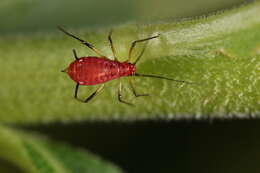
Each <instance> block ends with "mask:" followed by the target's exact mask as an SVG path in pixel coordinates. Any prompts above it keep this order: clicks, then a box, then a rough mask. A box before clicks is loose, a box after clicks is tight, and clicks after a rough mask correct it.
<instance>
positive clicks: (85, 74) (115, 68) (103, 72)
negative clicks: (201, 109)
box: [58, 27, 190, 105]
mask: <svg viewBox="0 0 260 173" xmlns="http://www.w3.org/2000/svg"><path fill="white" fill-rule="evenodd" d="M58 28H59V29H60V30H61V31H62V32H64V33H65V34H66V35H68V36H70V37H72V38H74V39H76V40H78V41H80V42H81V43H82V44H84V45H85V46H87V47H89V48H90V49H91V50H92V51H94V52H95V53H96V54H97V55H98V56H87V57H80V58H79V57H78V56H77V53H76V51H75V49H73V54H74V57H75V61H73V62H72V63H71V64H70V65H69V66H68V67H67V68H66V69H65V70H62V72H66V73H67V74H68V75H69V76H70V78H71V79H72V80H74V81H75V82H76V87H75V94H74V98H75V99H77V100H79V101H81V102H84V103H87V102H88V101H90V100H91V99H92V98H93V97H94V96H96V95H97V94H98V93H99V92H100V91H101V90H102V89H103V88H104V83H106V82H107V81H110V80H112V79H117V78H121V77H132V76H138V77H151V78H159V79H165V80H170V81H175V82H181V83H189V84H190V82H187V81H183V80H175V79H171V78H167V77H162V76H156V75H150V74H140V73H137V72H136V66H135V65H136V63H137V62H138V61H139V60H140V58H141V57H142V55H143V53H144V50H145V47H144V48H143V50H142V52H141V53H140V55H139V56H138V57H137V59H136V60H135V61H134V63H131V59H132V56H131V55H132V52H133V49H134V47H135V46H136V44H137V43H141V42H145V41H148V40H151V39H154V38H158V37H159V34H158V35H156V36H153V37H148V38H145V39H141V40H136V41H134V42H132V44H131V47H130V49H129V53H128V59H127V60H126V61H123V62H120V61H118V59H117V57H116V50H115V48H114V45H113V41H112V37H111V35H112V31H111V32H110V33H109V35H108V40H109V44H110V47H111V49H112V52H113V56H114V60H110V59H108V58H107V57H106V56H104V55H102V54H101V53H100V51H99V50H97V49H96V48H95V47H94V46H93V45H92V44H90V43H89V42H87V41H85V40H82V39H80V38H78V37H76V36H75V35H72V34H71V33H69V32H67V31H65V30H64V29H63V28H61V27H58ZM98 84H101V85H100V86H99V87H98V88H97V89H96V90H95V92H93V93H92V94H91V95H90V96H89V97H87V98H86V99H85V100H81V99H79V98H78V89H79V86H80V85H98ZM129 84H130V87H131V90H132V92H133V94H134V95H135V96H136V97H139V96H148V94H138V93H137V92H136V90H135V88H134V86H133V82H132V78H129ZM121 93H122V84H121V81H120V83H119V88H118V100H119V101H120V102H122V103H125V104H128V105H133V104H131V103H128V102H126V101H124V100H123V99H122V94H121Z"/></svg>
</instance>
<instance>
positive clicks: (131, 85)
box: [128, 78, 149, 97]
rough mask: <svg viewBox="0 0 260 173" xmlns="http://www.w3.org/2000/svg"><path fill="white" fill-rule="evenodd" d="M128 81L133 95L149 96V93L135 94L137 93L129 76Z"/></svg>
mask: <svg viewBox="0 0 260 173" xmlns="http://www.w3.org/2000/svg"><path fill="white" fill-rule="evenodd" d="M128 82H129V84H130V87H131V90H132V92H133V94H134V95H135V97H140V96H149V94H137V93H136V90H135V88H134V85H133V82H132V79H131V78H129V80H128Z"/></svg>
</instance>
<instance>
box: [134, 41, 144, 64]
mask: <svg viewBox="0 0 260 173" xmlns="http://www.w3.org/2000/svg"><path fill="white" fill-rule="evenodd" d="M147 43H148V42H146V44H145V45H144V47H143V49H142V51H141V53H140V55H139V56H138V57H137V58H136V60H135V62H134V63H133V64H134V65H135V64H137V62H138V61H139V60H140V59H141V57H142V56H143V54H144V51H145V49H146V47H147Z"/></svg>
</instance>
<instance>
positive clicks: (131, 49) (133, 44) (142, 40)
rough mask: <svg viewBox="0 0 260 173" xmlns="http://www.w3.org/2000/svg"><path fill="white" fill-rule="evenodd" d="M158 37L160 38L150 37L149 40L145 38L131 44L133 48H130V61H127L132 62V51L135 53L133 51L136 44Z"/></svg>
mask: <svg viewBox="0 0 260 173" xmlns="http://www.w3.org/2000/svg"><path fill="white" fill-rule="evenodd" d="M157 37H159V34H158V35H156V36H153V37H148V38H145V39H141V40H136V41H133V42H132V44H131V47H130V49H129V52H128V60H127V61H128V62H130V60H131V56H132V51H133V49H134V47H135V45H136V43H140V42H144V41H148V40H151V39H154V38H157Z"/></svg>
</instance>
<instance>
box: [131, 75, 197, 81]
mask: <svg viewBox="0 0 260 173" xmlns="http://www.w3.org/2000/svg"><path fill="white" fill-rule="evenodd" d="M133 76H137V77H150V78H157V79H164V80H169V81H173V82H180V83H186V84H194V83H192V82H188V81H184V80H176V79H172V78H167V77H163V76H157V75H152V74H140V73H135V74H134V75H133Z"/></svg>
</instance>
